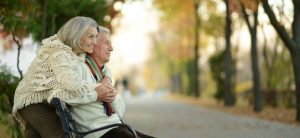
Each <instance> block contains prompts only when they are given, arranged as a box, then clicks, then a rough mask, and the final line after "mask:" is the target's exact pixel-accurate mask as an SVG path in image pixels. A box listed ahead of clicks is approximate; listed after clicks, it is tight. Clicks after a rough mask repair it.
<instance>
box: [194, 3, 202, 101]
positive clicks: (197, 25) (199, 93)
mask: <svg viewBox="0 0 300 138" xmlns="http://www.w3.org/2000/svg"><path fill="white" fill-rule="evenodd" d="M194 2H195V3H194V4H195V20H196V25H195V51H194V52H195V60H194V70H195V75H193V77H195V79H194V81H195V82H193V83H194V86H193V87H195V96H196V97H200V95H201V90H200V88H201V87H200V83H199V74H200V71H199V68H198V60H199V53H198V52H199V51H198V49H199V27H200V19H199V15H198V9H199V7H200V2H199V0H195V1H194Z"/></svg>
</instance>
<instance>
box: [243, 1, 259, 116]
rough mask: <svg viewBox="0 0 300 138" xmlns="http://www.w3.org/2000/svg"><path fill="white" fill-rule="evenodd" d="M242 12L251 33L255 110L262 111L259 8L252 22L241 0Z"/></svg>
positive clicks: (254, 13)
mask: <svg viewBox="0 0 300 138" xmlns="http://www.w3.org/2000/svg"><path fill="white" fill-rule="evenodd" d="M240 4H241V7H242V12H243V14H244V19H245V21H246V23H247V26H248V29H249V32H250V35H251V63H252V83H253V90H252V91H253V98H254V102H253V110H254V111H255V112H260V111H262V109H263V95H262V92H261V87H260V72H259V64H258V63H259V62H258V61H259V60H258V55H257V24H258V19H257V15H258V8H257V10H255V11H253V18H254V22H253V25H251V24H250V19H249V15H248V14H247V13H246V9H245V6H244V4H243V3H242V2H241V3H240Z"/></svg>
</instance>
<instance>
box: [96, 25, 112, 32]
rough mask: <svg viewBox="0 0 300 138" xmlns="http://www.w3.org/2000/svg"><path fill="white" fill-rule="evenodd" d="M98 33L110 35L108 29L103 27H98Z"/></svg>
mask: <svg viewBox="0 0 300 138" xmlns="http://www.w3.org/2000/svg"><path fill="white" fill-rule="evenodd" d="M98 31H99V33H107V34H110V31H109V29H107V28H105V27H103V26H98Z"/></svg>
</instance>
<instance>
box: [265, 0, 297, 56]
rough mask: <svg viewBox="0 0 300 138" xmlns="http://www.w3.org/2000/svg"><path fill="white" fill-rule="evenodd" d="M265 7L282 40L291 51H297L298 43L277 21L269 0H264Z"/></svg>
mask: <svg viewBox="0 0 300 138" xmlns="http://www.w3.org/2000/svg"><path fill="white" fill-rule="evenodd" d="M262 5H263V8H264V10H265V12H266V14H267V15H268V17H269V20H270V22H271V24H272V25H273V27H274V28H275V30H276V31H277V33H278V35H279V36H280V37H281V39H282V41H283V42H284V43H285V46H286V47H287V48H288V49H289V50H290V51H291V52H293V51H295V50H294V49H295V48H296V43H295V42H294V41H293V40H292V39H291V37H290V36H289V34H288V33H287V31H286V30H285V28H284V27H283V26H282V25H281V24H280V23H279V22H278V21H277V19H276V15H275V14H274V12H273V10H272V9H271V7H270V5H269V3H268V0H262Z"/></svg>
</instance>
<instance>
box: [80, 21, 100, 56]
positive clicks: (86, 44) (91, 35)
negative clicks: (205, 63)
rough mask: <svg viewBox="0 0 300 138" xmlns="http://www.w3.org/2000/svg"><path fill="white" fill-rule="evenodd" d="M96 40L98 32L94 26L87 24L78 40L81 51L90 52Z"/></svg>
mask: <svg viewBox="0 0 300 138" xmlns="http://www.w3.org/2000/svg"><path fill="white" fill-rule="evenodd" d="M97 41H98V32H97V29H96V28H94V27H91V26H89V27H88V29H87V30H86V31H85V32H84V34H83V36H82V38H81V40H80V48H81V50H82V51H83V52H86V53H92V52H93V49H94V46H95V45H96V44H97Z"/></svg>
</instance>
